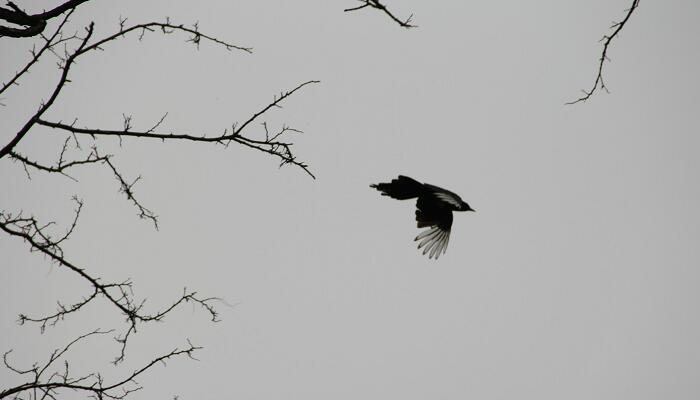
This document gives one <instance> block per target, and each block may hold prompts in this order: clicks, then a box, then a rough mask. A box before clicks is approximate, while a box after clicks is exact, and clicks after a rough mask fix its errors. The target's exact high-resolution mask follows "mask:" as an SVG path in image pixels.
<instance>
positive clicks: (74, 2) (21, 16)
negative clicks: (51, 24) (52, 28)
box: [0, 0, 88, 38]
mask: <svg viewBox="0 0 700 400" xmlns="http://www.w3.org/2000/svg"><path fill="white" fill-rule="evenodd" d="M86 1H88V0H69V1H66V2H65V3H63V4H61V5H59V6H57V7H55V8H53V9H51V10H49V11H44V12H41V13H37V14H32V15H29V14H27V13H26V12H25V11H24V10H22V9H20V8H19V7H18V6H17V5H16V4H15V3H13V2H11V1H8V2H7V6H8V7H9V8H4V7H0V20H4V21H6V22H9V23H11V24H15V25H19V26H24V27H25V28H12V27H8V26H2V25H0V37H2V36H9V37H15V38H21V37H31V36H36V35H39V34H41V33H42V32H43V31H44V29H45V28H46V23H47V22H48V20H50V19H52V18H55V17H58V16H59V15H61V14H63V13H64V12H66V11H68V12H73V10H75V8H76V7H78V6H79V5H80V4H82V3H85V2H86Z"/></svg>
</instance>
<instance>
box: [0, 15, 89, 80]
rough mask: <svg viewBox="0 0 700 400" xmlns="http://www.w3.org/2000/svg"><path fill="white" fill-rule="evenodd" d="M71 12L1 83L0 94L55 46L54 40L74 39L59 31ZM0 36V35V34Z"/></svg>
mask: <svg viewBox="0 0 700 400" xmlns="http://www.w3.org/2000/svg"><path fill="white" fill-rule="evenodd" d="M72 13H73V10H72V9H71V10H70V11H68V13H67V14H66V16H65V17H63V20H62V21H61V23H60V24H58V27H57V28H56V31H54V33H53V35H51V36H50V37H49V38H44V45H43V46H41V49H39V51H36V50H35V49H32V51H31V54H32V59H31V60H29V62H28V63H27V65H25V66H24V67H23V68H22V69H20V70H19V71H17V73H16V74H15V76H14V77H12V78H11V79H10V80H9V81H7V82H6V83H3V85H2V87H0V94H2V93H3V92H4V91H5V90H7V88H9V87H10V86H12V85H16V84H17V80H18V79H19V77H20V76H22V75H24V74H25V73H27V71H29V68H31V67H32V66H33V65H34V64H35V63H36V62H37V61H39V58H41V56H42V55H43V54H44V52H45V51H46V50H49V49H51V48H52V47H53V46H55V45H56V44H57V43H56V42H55V41H56V40H58V41H59V42H62V41H65V40H66V39H69V38H70V39H74V38H76V36H71V37H69V38H63V37H61V31H62V30H63V27H64V25H65V24H66V22H68V18H69V17H70V15H71V14H72ZM0 36H1V35H0Z"/></svg>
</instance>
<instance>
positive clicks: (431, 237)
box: [414, 226, 450, 260]
mask: <svg viewBox="0 0 700 400" xmlns="http://www.w3.org/2000/svg"><path fill="white" fill-rule="evenodd" d="M414 240H415V241H419V240H420V242H419V243H418V248H419V249H420V248H421V247H423V246H425V249H423V255H425V254H428V252H430V254H429V255H428V258H431V259H432V258H433V257H435V259H436V260H437V259H438V258H439V257H440V255H441V254H445V252H446V251H447V244H448V243H449V242H450V231H443V230H442V229H440V228H439V227H437V226H434V227H432V228H430V229H426V230H424V231H423V232H421V234H420V235H418V236H416V238H415V239H414Z"/></svg>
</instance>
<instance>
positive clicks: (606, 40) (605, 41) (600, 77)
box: [566, 0, 639, 105]
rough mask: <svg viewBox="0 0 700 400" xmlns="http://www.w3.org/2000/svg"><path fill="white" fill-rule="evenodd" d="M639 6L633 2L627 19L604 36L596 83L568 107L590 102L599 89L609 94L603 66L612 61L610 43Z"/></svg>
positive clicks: (633, 0) (637, 1)
mask: <svg viewBox="0 0 700 400" xmlns="http://www.w3.org/2000/svg"><path fill="white" fill-rule="evenodd" d="M638 6H639V0H632V5H631V6H630V8H629V9H628V10H627V15H625V18H624V19H623V20H622V21H620V22H614V23H613V25H612V26H611V27H610V29H614V31H613V33H612V34H610V35H605V36H603V38H602V39H601V41H602V42H603V52H602V53H601V55H600V61H599V63H598V75H597V76H596V78H595V81H594V82H593V87H592V88H591V89H590V90H583V93H584V94H583V96H581V97H580V98H578V99H576V100H574V101H570V102H568V103H566V104H567V105H571V104H576V103H578V102H582V101H586V100H588V99H589V98H590V97H591V96H592V95H593V93H594V92H595V91H596V89H598V88H599V87H600V88H601V89H603V90H605V91H606V92H608V93H609V91H608V88H607V86H605V81H604V80H603V64H604V63H605V61H606V60H607V61H610V59H609V58H608V46H610V42H612V40H613V39H614V38H615V37H616V36H617V34H618V33H620V31H621V30H622V28H623V27H624V26H625V24H626V23H627V21H628V20H629V18H630V16H631V15H632V13H633V12H634V10H636V9H637V7H638Z"/></svg>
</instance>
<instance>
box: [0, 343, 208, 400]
mask: <svg viewBox="0 0 700 400" xmlns="http://www.w3.org/2000/svg"><path fill="white" fill-rule="evenodd" d="M109 333H111V331H101V330H94V331H91V332H88V333H86V334H83V335H81V336H78V337H77V338H76V339H74V340H72V341H71V342H70V343H68V344H67V345H66V346H64V347H63V348H61V349H56V350H54V351H53V352H52V353H51V355H50V356H49V358H48V360H47V361H46V362H45V363H43V364H39V363H34V365H32V367H31V368H28V369H20V368H18V367H16V366H14V365H13V364H12V363H11V362H10V360H9V356H10V354H11V353H12V350H9V351H6V352H5V353H4V354H3V357H2V359H3V363H4V365H5V367H6V368H7V369H8V370H10V371H12V372H14V373H16V374H18V375H22V376H25V375H27V376H30V379H29V380H28V381H26V382H25V383H22V384H20V385H17V386H14V387H10V388H7V389H4V390H2V391H0V399H4V398H10V397H11V398H13V399H19V398H21V397H19V396H20V395H21V394H22V393H25V392H29V396H30V397H29V398H34V399H38V398H41V399H46V398H49V399H56V398H57V396H58V395H60V394H61V393H62V392H61V391H62V390H68V391H70V392H71V393H76V392H78V393H81V392H82V393H85V394H87V395H90V396H91V397H94V398H96V399H123V398H125V397H127V396H128V395H129V394H131V393H133V392H136V391H138V390H141V389H142V388H143V387H142V386H140V385H139V384H138V382H137V381H136V378H138V377H139V376H141V375H143V374H144V373H146V372H147V371H148V370H150V369H152V368H153V367H154V366H155V365H156V364H165V363H166V362H167V361H168V360H170V359H173V358H177V357H182V356H187V357H189V358H191V359H194V360H196V358H194V356H193V354H194V352H196V351H197V350H200V349H201V347H197V346H194V345H193V344H192V343H191V342H190V341H189V340H188V341H187V347H185V348H183V349H178V348H176V349H174V350H172V351H170V352H169V353H166V354H163V355H161V356H158V357H156V358H154V359H153V360H151V361H150V362H148V363H147V364H145V365H144V366H142V367H141V368H139V369H137V370H135V371H133V372H132V373H130V374H128V375H127V376H125V377H123V378H121V379H117V380H115V381H113V382H105V380H104V378H103V377H102V375H101V374H100V373H99V372H91V373H89V374H87V375H83V376H76V377H74V376H72V375H71V371H70V363H69V361H68V360H67V359H66V356H67V354H68V353H69V351H70V350H71V348H72V347H73V346H74V345H76V344H79V343H81V342H83V341H85V340H86V339H88V338H89V337H91V336H96V335H105V334H109ZM61 359H63V360H64V362H63V368H61V369H60V370H55V371H53V372H51V371H52V370H53V368H54V366H55V364H56V363H57V361H58V360H61Z"/></svg>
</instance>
